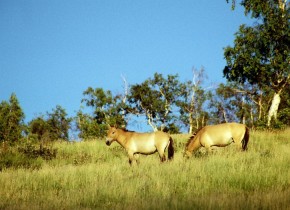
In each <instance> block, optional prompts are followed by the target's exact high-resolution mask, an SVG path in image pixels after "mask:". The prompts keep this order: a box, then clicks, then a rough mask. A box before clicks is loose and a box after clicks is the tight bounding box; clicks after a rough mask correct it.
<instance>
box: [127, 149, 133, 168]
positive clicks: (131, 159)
mask: <svg viewBox="0 0 290 210" xmlns="http://www.w3.org/2000/svg"><path fill="white" fill-rule="evenodd" d="M128 155H129V164H130V165H131V166H132V165H133V162H134V153H133V152H131V151H129V152H128Z"/></svg>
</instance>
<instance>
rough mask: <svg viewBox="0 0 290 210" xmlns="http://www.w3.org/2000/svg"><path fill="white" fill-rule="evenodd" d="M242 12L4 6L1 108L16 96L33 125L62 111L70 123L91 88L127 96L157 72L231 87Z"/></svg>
mask: <svg viewBox="0 0 290 210" xmlns="http://www.w3.org/2000/svg"><path fill="white" fill-rule="evenodd" d="M250 22H251V20H250V19H249V18H247V17H245V16H244V11H243V8H242V7H241V6H239V5H237V8H236V10H235V11H232V10H231V4H227V3H226V0H213V1H206V0H199V1H197V0H182V1H177V0H103V1H101V0H46V1H45V0H0V74H1V76H0V91H1V92H0V101H2V100H8V99H9V97H10V95H11V93H12V92H14V93H16V95H17V98H18V99H19V102H20V105H21V107H22V109H23V111H24V113H25V115H26V118H25V121H26V122H27V121H30V120H31V119H33V118H34V117H36V116H38V115H39V114H41V113H42V114H45V113H46V112H47V111H49V112H50V111H51V110H52V109H53V108H55V107H56V105H61V106H62V107H63V108H64V109H65V110H66V111H67V113H68V114H69V115H70V116H74V115H75V112H76V111H77V110H79V108H80V106H81V99H82V97H83V95H82V93H83V91H84V90H86V89H87V88H88V87H89V86H91V87H93V88H96V87H101V88H104V89H106V90H111V91H113V93H120V92H122V79H121V75H124V76H125V78H126V80H127V81H128V83H129V84H136V83H140V82H142V81H144V80H145V79H147V78H149V77H152V76H153V74H154V73H155V72H158V73H162V74H163V75H168V74H179V76H180V80H181V81H185V80H191V79H192V67H195V68H197V69H200V67H201V66H203V67H204V68H205V72H206V74H207V75H208V81H209V82H213V83H219V82H223V81H225V80H224V79H223V76H222V70H223V67H224V66H225V60H224V58H223V48H224V47H226V46H227V45H233V40H234V33H235V32H236V31H237V30H238V27H239V25H241V24H243V23H250Z"/></svg>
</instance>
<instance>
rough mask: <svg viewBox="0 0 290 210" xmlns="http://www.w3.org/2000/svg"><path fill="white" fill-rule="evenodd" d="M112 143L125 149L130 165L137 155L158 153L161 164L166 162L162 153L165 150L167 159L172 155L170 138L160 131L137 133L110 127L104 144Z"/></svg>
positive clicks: (172, 149)
mask: <svg viewBox="0 0 290 210" xmlns="http://www.w3.org/2000/svg"><path fill="white" fill-rule="evenodd" d="M113 141H117V142H118V143H119V144H120V145H121V146H122V147H124V148H125V149H126V151H127V153H128V156H129V163H130V164H131V165H132V163H133V161H134V160H136V159H135V157H134V156H138V154H145V155H150V154H153V153H155V152H158V153H159V157H160V160H161V162H164V161H166V156H165V154H164V153H165V150H166V149H167V148H168V159H169V160H170V159H172V158H173V155H174V148H173V140H172V138H171V137H170V135H169V134H167V133H164V132H161V131H156V132H154V133H137V132H132V131H127V130H124V129H118V128H115V127H111V126H110V127H109V130H108V135H107V139H106V144H107V145H108V146H110V145H111V143H112V142H113ZM136 158H137V157H136ZM136 161H137V160H136Z"/></svg>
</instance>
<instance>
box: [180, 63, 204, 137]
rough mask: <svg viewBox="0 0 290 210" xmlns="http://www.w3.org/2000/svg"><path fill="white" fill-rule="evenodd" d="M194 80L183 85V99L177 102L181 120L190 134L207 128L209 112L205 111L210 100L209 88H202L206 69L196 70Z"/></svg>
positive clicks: (194, 70) (181, 90)
mask: <svg viewBox="0 0 290 210" xmlns="http://www.w3.org/2000/svg"><path fill="white" fill-rule="evenodd" d="M192 72H193V78H192V80H188V81H186V82H184V83H182V84H181V86H180V87H181V88H180V92H181V97H180V98H179V100H178V101H177V106H178V107H179V112H180V120H181V121H182V122H183V124H184V125H185V126H186V127H187V126H188V127H189V129H188V132H189V133H192V132H193V131H194V128H195V130H196V129H199V128H200V127H203V126H205V124H206V121H207V119H208V112H207V111H206V110H205V107H204V105H205V102H206V101H207V100H208V99H209V96H210V95H209V92H208V91H207V90H206V89H207V88H204V87H202V83H203V82H204V79H205V78H206V76H205V73H204V68H201V69H200V70H197V69H194V68H193V70H192Z"/></svg>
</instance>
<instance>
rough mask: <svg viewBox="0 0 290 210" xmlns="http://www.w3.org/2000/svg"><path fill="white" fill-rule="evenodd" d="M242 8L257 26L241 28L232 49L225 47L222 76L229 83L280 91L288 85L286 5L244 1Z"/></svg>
mask: <svg viewBox="0 0 290 210" xmlns="http://www.w3.org/2000/svg"><path fill="white" fill-rule="evenodd" d="M242 5H243V6H244V7H245V11H246V14H249V13H251V16H252V17H253V18H258V19H259V23H257V24H256V25H255V26H253V27H247V26H245V25H241V26H240V29H239V31H238V32H237V33H236V39H235V42H234V44H235V46H234V47H227V48H225V52H224V55H225V58H226V61H227V66H226V67H225V69H224V75H225V76H226V78H227V79H229V80H230V81H237V82H240V83H244V82H245V81H248V82H249V83H250V84H258V85H259V87H260V88H263V87H265V86H266V87H267V86H270V87H271V88H272V89H275V90H280V89H281V88H283V86H285V84H289V62H290V58H289V52H290V51H289V46H290V25H289V15H290V14H289V4H287V5H285V9H282V8H280V5H279V3H278V1H276V2H273V1H264V0H244V1H242Z"/></svg>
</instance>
